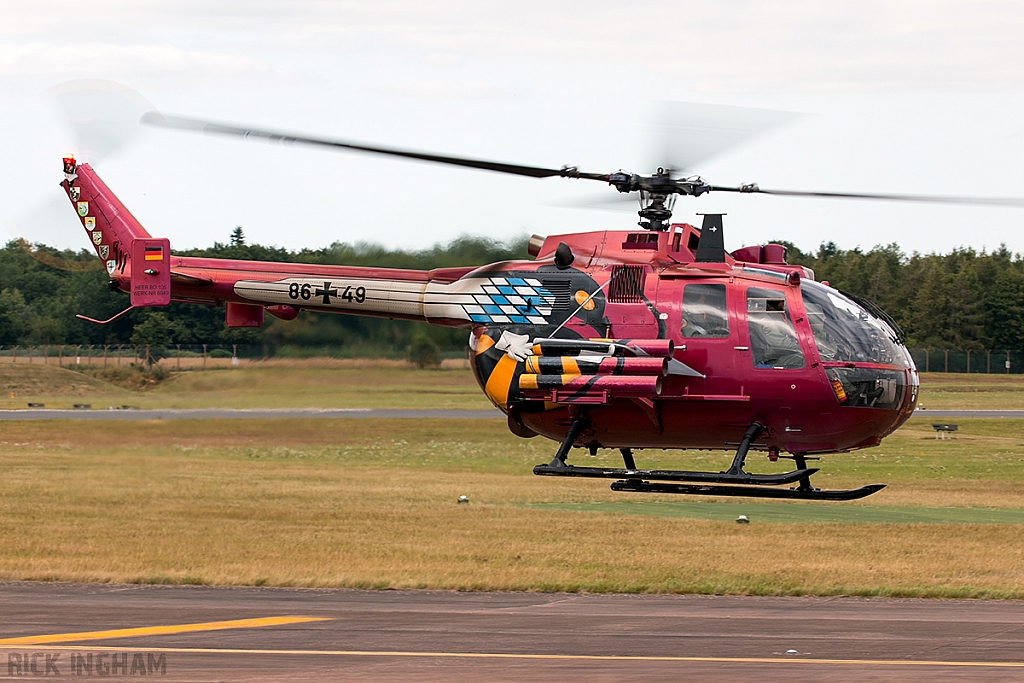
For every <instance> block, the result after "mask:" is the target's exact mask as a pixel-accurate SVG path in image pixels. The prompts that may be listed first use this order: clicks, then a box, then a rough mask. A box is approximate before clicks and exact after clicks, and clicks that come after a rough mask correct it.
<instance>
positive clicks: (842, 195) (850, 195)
mask: <svg viewBox="0 0 1024 683" xmlns="http://www.w3.org/2000/svg"><path fill="white" fill-rule="evenodd" d="M708 191H709V192H738V193H740V194H772V195H778V196H781V197H821V198H824V199H880V200H883V201H891V202H923V203H930V204H974V205H978V206H1024V197H946V196H942V195H927V194H886V193H870V192H808V191H803V190H762V189H761V188H760V187H758V186H757V185H740V186H739V187H722V186H719V185H711V186H710V187H709V189H708Z"/></svg>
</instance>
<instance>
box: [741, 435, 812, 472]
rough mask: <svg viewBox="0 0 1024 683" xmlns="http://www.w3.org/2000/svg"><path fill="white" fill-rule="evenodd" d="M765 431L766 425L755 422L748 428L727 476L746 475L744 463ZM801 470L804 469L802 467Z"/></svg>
mask: <svg viewBox="0 0 1024 683" xmlns="http://www.w3.org/2000/svg"><path fill="white" fill-rule="evenodd" d="M763 431H764V425H763V424H761V423H760V422H753V423H751V425H750V426H749V427H747V431H746V433H744V434H743V440H742V441H740V446H739V448H737V449H736V457H735V458H733V460H732V467H730V468H729V471H728V472H726V474H732V475H736V476H739V475H742V474H744V472H743V463H744V462H746V460H747V451H749V450H750V444H752V443H753V442H754V439H756V438H757V437H759V436H761V432H763ZM800 469H804V468H803V467H800Z"/></svg>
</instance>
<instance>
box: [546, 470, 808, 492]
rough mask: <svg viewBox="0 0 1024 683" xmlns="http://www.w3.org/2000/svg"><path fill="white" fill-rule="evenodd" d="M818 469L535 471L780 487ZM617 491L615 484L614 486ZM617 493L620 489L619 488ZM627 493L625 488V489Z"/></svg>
mask: <svg viewBox="0 0 1024 683" xmlns="http://www.w3.org/2000/svg"><path fill="white" fill-rule="evenodd" d="M817 471H818V468H816V467H812V468H809V469H802V470H794V471H792V472H784V473H782V474H748V473H746V472H743V473H740V474H729V473H728V472H687V471H685V470H635V469H622V468H618V467H575V466H573V465H563V466H561V467H552V466H551V465H537V466H536V467H534V468H533V473H534V474H541V475H548V476H552V477H592V478H595V479H631V480H638V481H639V480H646V479H654V480H656V481H692V482H698V483H707V484H743V485H747V486H750V485H758V484H760V485H763V486H779V485H782V484H793V483H795V482H797V481H800V480H801V479H804V478H805V477H809V476H811V475H812V474H814V473H815V472H817ZM612 488H613V489H614V488H615V485H614V484H613V485H612ZM616 490H618V489H616ZM623 490H625V489H623Z"/></svg>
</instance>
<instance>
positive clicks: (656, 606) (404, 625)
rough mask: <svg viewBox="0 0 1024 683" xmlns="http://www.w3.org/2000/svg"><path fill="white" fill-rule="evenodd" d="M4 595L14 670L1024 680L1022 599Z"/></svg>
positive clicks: (18, 590)
mask: <svg viewBox="0 0 1024 683" xmlns="http://www.w3.org/2000/svg"><path fill="white" fill-rule="evenodd" d="M0 603H2V605H3V608H2V609H3V623H2V624H0V650H2V651H0V658H2V659H0V679H18V680H23V679H24V678H25V677H26V676H45V675H47V674H48V675H50V676H70V675H74V676H76V677H80V676H89V675H93V676H97V677H104V676H121V675H124V676H133V677H134V676H137V675H140V674H139V672H138V670H137V669H139V668H140V667H145V668H146V669H147V671H146V675H147V676H150V675H156V676H157V677H158V678H160V679H166V680H188V681H236V680H237V681H241V680H265V681H277V680H280V681H285V680H287V681H304V680H325V679H327V680H346V681H392V680H402V681H409V680H416V681H446V682H448V681H464V680H465V681H469V680H473V681H497V682H503V681H587V682H589V683H597V682H604V681H616V682H618V681H645V682H659V681H691V680H692V681H711V682H714V681H757V682H766V683H775V682H779V683H783V682H785V683H799V682H801V681H815V682H818V681H845V682H853V683H857V682H861V681H864V682H867V681H897V680H898V681H929V682H934V681H954V680H955V681H1021V680H1024V603H1021V602H1016V601H962V600H891V599H866V598H810V597H789V598H783V597H738V596H737V597H729V596H696V595H595V594H555V593H483V592H481V593H454V592H439V591H408V592H407V591H354V590H318V589H287V588H284V589H282V588H216V587H207V586H143V585H106V584H99V585H97V584H93V585H75V584H59V583H0ZM3 660H6V667H4V666H3ZM89 665H91V666H92V668H93V672H92V674H90V673H89V672H88V670H87V667H88V666H89ZM111 666H114V670H113V671H111V670H110V667H111ZM122 667H123V668H122ZM133 667H135V669H136V671H134V672H133V671H132V668H133ZM104 671H105V672H106V673H104ZM37 672H38V673H37Z"/></svg>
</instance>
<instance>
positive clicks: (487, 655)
mask: <svg viewBox="0 0 1024 683" xmlns="http://www.w3.org/2000/svg"><path fill="white" fill-rule="evenodd" d="M14 649H21V648H17V647H16V646H14V645H7V644H5V641H0V650H14ZM37 649H39V650H59V651H68V650H75V651H79V650H81V649H82V648H80V647H73V646H70V645H50V646H45V645H44V646H43V647H40V648H37ZM106 649H117V650H118V651H119V652H121V651H124V652H172V653H181V654H235V655H282V656H288V655H295V656H309V655H327V656H334V657H423V658H433V659H438V658H450V659H534V660H537V659H541V660H545V659H546V660H556V661H557V660H569V661H599V662H706V663H715V664H820V665H842V666H851V665H854V666H856V665H859V666H931V667H943V666H950V667H970V668H996V669H1022V668H1024V662H962V661H948V662H944V661H940V660H913V659H820V658H816V659H812V658H800V657H672V656H657V655H650V656H649V655H559V654H535V653H512V652H407V651H401V650H256V649H245V648H212V647H119V648H106Z"/></svg>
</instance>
